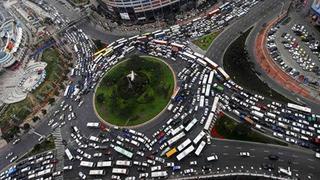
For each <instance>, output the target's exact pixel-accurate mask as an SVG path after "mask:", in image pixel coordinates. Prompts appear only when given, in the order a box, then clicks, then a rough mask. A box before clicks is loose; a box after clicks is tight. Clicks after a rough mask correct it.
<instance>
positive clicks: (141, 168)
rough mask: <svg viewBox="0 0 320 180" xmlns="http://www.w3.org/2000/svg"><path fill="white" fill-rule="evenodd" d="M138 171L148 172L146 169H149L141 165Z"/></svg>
mask: <svg viewBox="0 0 320 180" xmlns="http://www.w3.org/2000/svg"><path fill="white" fill-rule="evenodd" d="M138 171H139V172H146V171H147V168H144V167H139V168H138Z"/></svg>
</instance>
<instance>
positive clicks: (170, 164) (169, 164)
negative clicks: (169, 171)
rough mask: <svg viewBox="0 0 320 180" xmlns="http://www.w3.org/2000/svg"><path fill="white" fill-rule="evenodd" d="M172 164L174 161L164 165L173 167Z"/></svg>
mask: <svg viewBox="0 0 320 180" xmlns="http://www.w3.org/2000/svg"><path fill="white" fill-rule="evenodd" d="M173 166H174V162H167V164H166V167H173Z"/></svg>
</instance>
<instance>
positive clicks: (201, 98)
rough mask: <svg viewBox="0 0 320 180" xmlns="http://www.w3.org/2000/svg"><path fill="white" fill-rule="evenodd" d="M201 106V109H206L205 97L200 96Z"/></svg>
mask: <svg viewBox="0 0 320 180" xmlns="http://www.w3.org/2000/svg"><path fill="white" fill-rule="evenodd" d="M199 106H200V107H204V96H200V103H199Z"/></svg>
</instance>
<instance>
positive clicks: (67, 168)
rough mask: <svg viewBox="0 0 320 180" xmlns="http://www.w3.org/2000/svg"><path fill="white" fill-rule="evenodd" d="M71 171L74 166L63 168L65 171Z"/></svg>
mask: <svg viewBox="0 0 320 180" xmlns="http://www.w3.org/2000/svg"><path fill="white" fill-rule="evenodd" d="M71 169H72V165H70V166H65V167H63V170H71Z"/></svg>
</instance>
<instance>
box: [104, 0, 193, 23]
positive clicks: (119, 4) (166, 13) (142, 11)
mask: <svg viewBox="0 0 320 180" xmlns="http://www.w3.org/2000/svg"><path fill="white" fill-rule="evenodd" d="M99 2H100V5H101V8H102V10H103V11H104V13H105V14H106V15H107V16H109V17H112V18H114V19H116V20H118V21H127V22H139V21H141V22H146V21H147V22H148V21H155V20H159V19H163V18H172V17H174V16H172V15H173V14H174V13H177V12H179V11H180V10H190V9H193V8H195V7H196V6H197V3H199V1H197V0H99Z"/></svg>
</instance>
